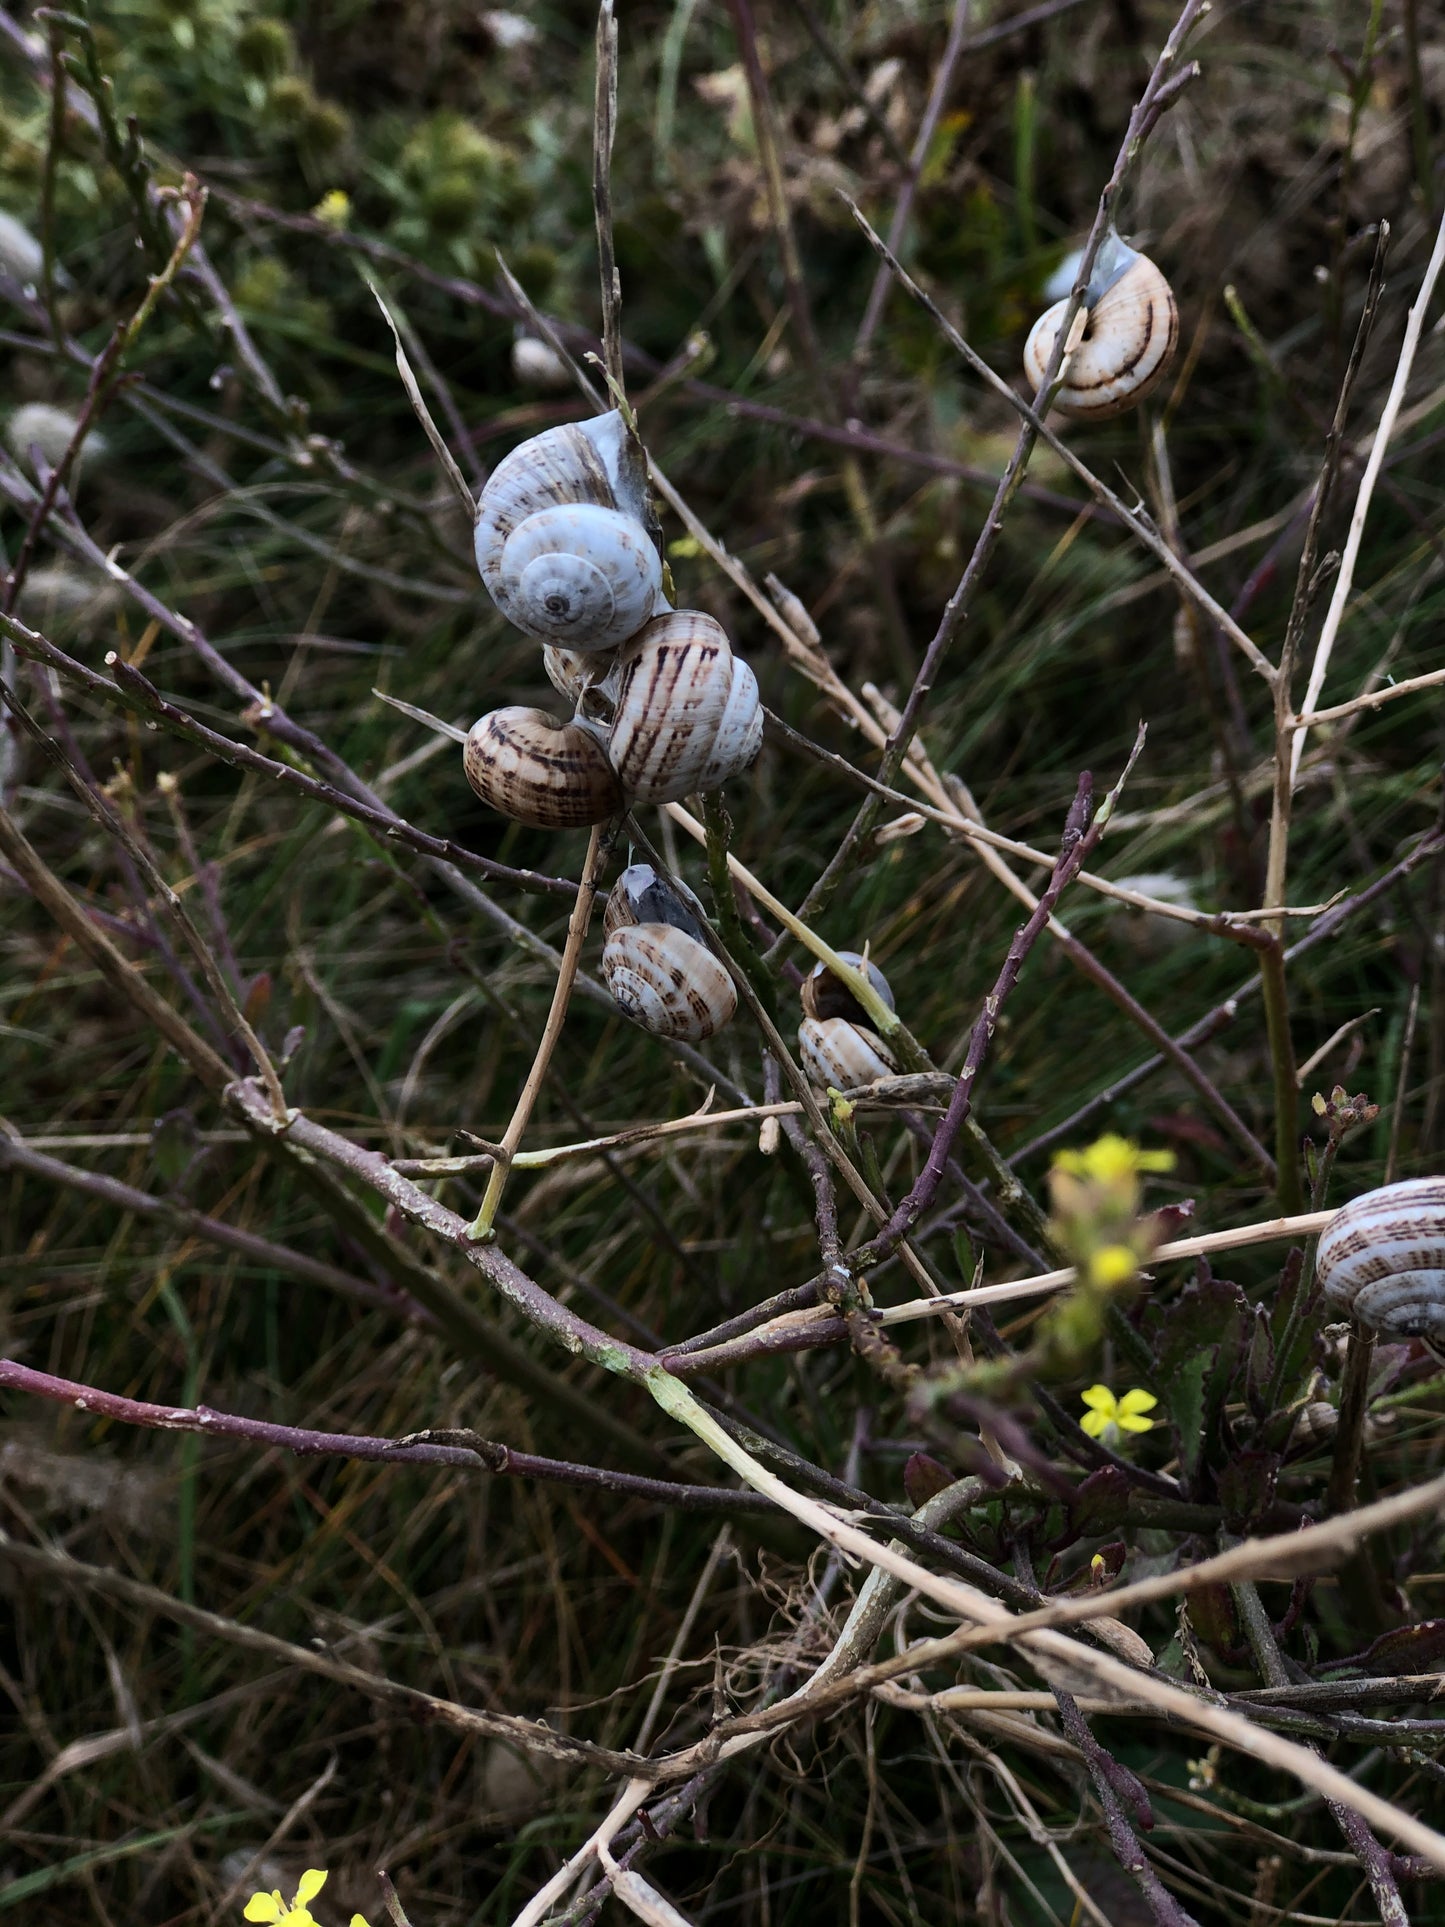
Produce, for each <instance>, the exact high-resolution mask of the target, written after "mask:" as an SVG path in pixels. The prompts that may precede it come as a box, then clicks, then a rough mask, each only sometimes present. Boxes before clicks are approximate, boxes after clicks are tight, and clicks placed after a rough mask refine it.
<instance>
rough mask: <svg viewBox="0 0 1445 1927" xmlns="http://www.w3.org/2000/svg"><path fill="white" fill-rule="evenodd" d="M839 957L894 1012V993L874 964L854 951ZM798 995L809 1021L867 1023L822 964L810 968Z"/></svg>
mask: <svg viewBox="0 0 1445 1927" xmlns="http://www.w3.org/2000/svg"><path fill="white" fill-rule="evenodd" d="M838 955H839V956H840V957H841V958H842V959H843V961H844V963H845V964H851V965H852V966H853V968H854V969H855V970H861V971H862V972H863V973H864V974H865V975H866V976H867V978H868V981H869V983H870V984H872V986H873V988H874V989H875V990H876V991H877V992H878V995H879V996H880V997H881V998H882V999H883V1001H884V1003H885V1004H887V1006H888V1008H889V1009H890V1010H892V1009H893V1008H894V1003H893V992H892V990H891V989H890V988H889V984H888V979H887V978H886V977H885V976H884V975H883V972H882V971H881V970H880V969H879V968H878V966H877V964H876V963H873V962H872V961H871V960H869V959H867V958H865V957H864V956H863V954H862V953H861V951H857V950H840V951H839V952H838ZM798 994H799V996H800V997H801V998H802V1000H803V1009H804V1010H805V1011H806V1012H807V1014H808V1015H809V1016H810V1017H846V1018H847V1019H848V1020H849V1022H850V1023H854V1024H865V1023H866V1022H867V1021H868V1014H867V1012H866V1011H865V1010H864V1008H863V1006H862V1005H861V1004H860V1003H859V1002H858V999H857V998H856V997H855V996H854V995H853V992H852V991H851V990H850V989H849V988H848V986H847V984H845V983H844V982H843V980H842V978H841V977H840V976H838V974H837V972H836V971H834V970H830V969H829V967H828V965H827V964H825V963H821V962H820V963H815V964H814V965H813V968H812V969H811V970H810V971H809V972H808V974H807V976H806V977H805V978H804V979H803V983H802V988H801V990H800V991H799V993H798ZM879 1075H880V1076H881V1075H882V1073H881V1072H880V1073H879ZM840 1088H841V1086H840Z"/></svg>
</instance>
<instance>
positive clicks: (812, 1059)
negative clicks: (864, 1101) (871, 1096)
mask: <svg viewBox="0 0 1445 1927" xmlns="http://www.w3.org/2000/svg"><path fill="white" fill-rule="evenodd" d="M798 1055H799V1057H800V1058H801V1059H802V1063H803V1070H804V1072H805V1073H806V1074H807V1077H808V1081H809V1082H810V1083H812V1084H817V1085H819V1086H820V1087H821V1088H822V1089H823V1090H825V1091H826V1090H835V1091H856V1090H858V1089H859V1088H860V1086H862V1085H864V1084H871V1083H873V1082H874V1081H875V1079H877V1078H880V1077H892V1076H894V1075H895V1073H896V1072H897V1070H898V1060H897V1058H896V1057H895V1056H894V1055H893V1053H892V1051H891V1050H889V1048H888V1046H887V1045H886V1044H885V1043H884V1042H883V1039H882V1038H881V1037H879V1036H878V1035H877V1034H876V1033H875V1032H873V1031H871V1030H869V1029H867V1028H866V1026H865V1025H863V1024H855V1023H851V1022H850V1021H849V1020H848V1018H846V1017H805V1018H804V1019H803V1021H802V1023H801V1024H800V1025H799V1026H798Z"/></svg>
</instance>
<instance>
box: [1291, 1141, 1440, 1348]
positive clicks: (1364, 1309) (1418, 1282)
mask: <svg viewBox="0 0 1445 1927" xmlns="http://www.w3.org/2000/svg"><path fill="white" fill-rule="evenodd" d="M1315 1269H1316V1275H1317V1277H1318V1279H1319V1283H1320V1289H1321V1290H1322V1291H1323V1293H1324V1295H1325V1301H1326V1303H1327V1304H1329V1305H1331V1306H1332V1307H1334V1309H1335V1310H1337V1311H1343V1312H1348V1313H1350V1314H1351V1316H1353V1317H1355V1318H1358V1319H1359V1320H1360V1322H1361V1323H1362V1324H1365V1325H1372V1326H1373V1327H1374V1328H1375V1329H1376V1330H1377V1331H1379V1332H1382V1333H1384V1334H1385V1336H1386V1337H1388V1338H1397V1339H1398V1338H1427V1339H1430V1340H1432V1341H1433V1342H1435V1343H1437V1344H1438V1343H1440V1342H1441V1341H1442V1340H1445V1177H1442V1178H1406V1179H1405V1180H1404V1181H1403V1182H1402V1183H1400V1184H1387V1185H1384V1186H1383V1187H1382V1188H1381V1189H1380V1190H1378V1191H1366V1192H1365V1193H1364V1194H1363V1195H1362V1196H1360V1197H1358V1198H1352V1199H1351V1200H1350V1202H1349V1203H1348V1204H1347V1205H1345V1206H1344V1208H1343V1209H1342V1210H1341V1211H1340V1212H1338V1213H1337V1214H1336V1216H1335V1217H1334V1218H1333V1219H1332V1220H1331V1221H1330V1223H1329V1225H1328V1226H1327V1227H1326V1229H1325V1230H1324V1232H1322V1233H1321V1236H1320V1243H1319V1251H1318V1254H1317V1255H1316V1258H1315Z"/></svg>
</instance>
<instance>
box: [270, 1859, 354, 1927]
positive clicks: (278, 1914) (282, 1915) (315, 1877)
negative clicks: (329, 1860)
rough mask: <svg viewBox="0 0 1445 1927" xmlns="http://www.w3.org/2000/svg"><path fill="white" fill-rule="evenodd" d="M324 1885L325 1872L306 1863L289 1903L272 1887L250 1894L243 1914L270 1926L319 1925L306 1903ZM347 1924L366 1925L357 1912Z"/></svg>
mask: <svg viewBox="0 0 1445 1927" xmlns="http://www.w3.org/2000/svg"><path fill="white" fill-rule="evenodd" d="M325 1885H326V1875H325V1873H324V1872H323V1871H322V1869H321V1868H320V1867H308V1868H307V1869H306V1871H305V1873H303V1874H302V1876H301V1882H300V1885H299V1886H298V1887H297V1889H296V1892H295V1894H294V1896H293V1897H292V1901H291V1905H290V1906H289V1907H288V1906H287V1905H286V1903H285V1901H284V1900H282V1898H281V1896H280V1894H279V1893H276V1892H275V1891H274V1890H273V1891H272V1892H271V1893H269V1894H252V1896H251V1898H250V1899H249V1900H248V1901H247V1902H246V1913H245V1918H246V1919H247V1920H260V1921H266V1922H268V1923H269V1924H270V1927H320V1923H319V1921H318V1920H317V1919H316V1916H315V1915H314V1914H313V1913H312V1911H311V1909H310V1907H309V1906H308V1905H307V1903H308V1901H312V1900H314V1899H315V1898H316V1896H317V1894H319V1893H320V1892H321V1889H322V1888H323V1887H324V1886H325ZM351 1927H367V1923H366V1921H364V1920H363V1919H362V1917H361V1915H360V1914H353V1915H352V1916H351Z"/></svg>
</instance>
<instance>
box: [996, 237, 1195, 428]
mask: <svg viewBox="0 0 1445 1927" xmlns="http://www.w3.org/2000/svg"><path fill="white" fill-rule="evenodd" d="M1083 305H1084V308H1085V309H1086V310H1087V311H1088V319H1087V321H1086V322H1085V324H1084V331H1083V334H1082V335H1081V336H1080V338H1079V342H1078V345H1077V347H1076V348H1075V349H1074V351H1073V353H1072V354H1071V355H1070V356H1069V359H1068V361H1067V362H1066V363H1065V367H1064V379H1063V383H1062V385H1061V387H1060V388H1059V391H1058V393H1057V394H1056V395H1055V396H1054V400H1053V406H1054V407H1055V408H1057V409H1058V411H1059V413H1060V414H1061V415H1072V416H1074V417H1077V418H1081V419H1085V420H1102V419H1103V418H1104V417H1105V416H1108V415H1118V414H1122V413H1123V411H1124V410H1125V409H1126V408H1133V407H1134V406H1135V405H1136V403H1138V402H1141V401H1143V399H1144V397H1145V396H1146V395H1148V394H1149V393H1150V392H1151V390H1153V389H1154V388H1155V387H1156V386H1157V385H1158V383H1159V382H1160V381H1161V380H1162V379H1163V376H1164V371H1165V370H1166V369H1167V368H1168V366H1169V363H1170V361H1171V360H1172V359H1173V355H1174V350H1175V347H1176V346H1177V344H1178V341H1179V310H1178V308H1177V306H1176V305H1175V301H1174V292H1173V290H1172V289H1171V288H1170V286H1169V283H1168V282H1167V281H1166V280H1165V279H1164V276H1163V275H1162V274H1161V273H1160V271H1159V269H1158V268H1156V267H1155V265H1154V263H1153V262H1152V261H1151V260H1150V259H1149V257H1148V255H1146V254H1139V253H1138V252H1136V250H1135V249H1133V248H1131V247H1129V246H1128V244H1127V243H1126V242H1124V241H1121V240H1120V239H1119V236H1118V235H1117V234H1116V233H1114V231H1113V230H1112V229H1110V231H1109V233H1108V234H1106V235H1105V237H1104V241H1103V244H1102V246H1101V247H1100V249H1099V251H1098V254H1097V255H1096V257H1095V260H1094V268H1093V272H1092V274H1091V275H1090V277H1089V285H1088V287H1087V289H1086V290H1085V293H1084V304H1083ZM1067 307H1068V301H1067V299H1065V300H1063V301H1056V302H1055V303H1054V305H1053V307H1051V308H1049V309H1046V310H1045V312H1044V313H1043V314H1041V315H1040V316H1039V318H1038V320H1037V321H1036V322H1035V323H1034V325H1033V327H1032V329H1030V331H1029V338H1028V340H1027V342H1026V343H1025V344H1024V372H1025V374H1026V375H1027V376H1028V378H1029V380H1030V382H1031V383H1032V384H1033V387H1034V390H1035V392H1037V390H1038V387H1039V384H1040V382H1041V381H1042V380H1043V376H1044V369H1045V368H1046V367H1047V365H1048V361H1049V357H1050V355H1051V354H1052V353H1053V351H1054V342H1055V340H1056V339H1057V337H1058V332H1059V324H1060V323H1061V322H1062V320H1063V318H1064V311H1065V309H1066V308H1067Z"/></svg>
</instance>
